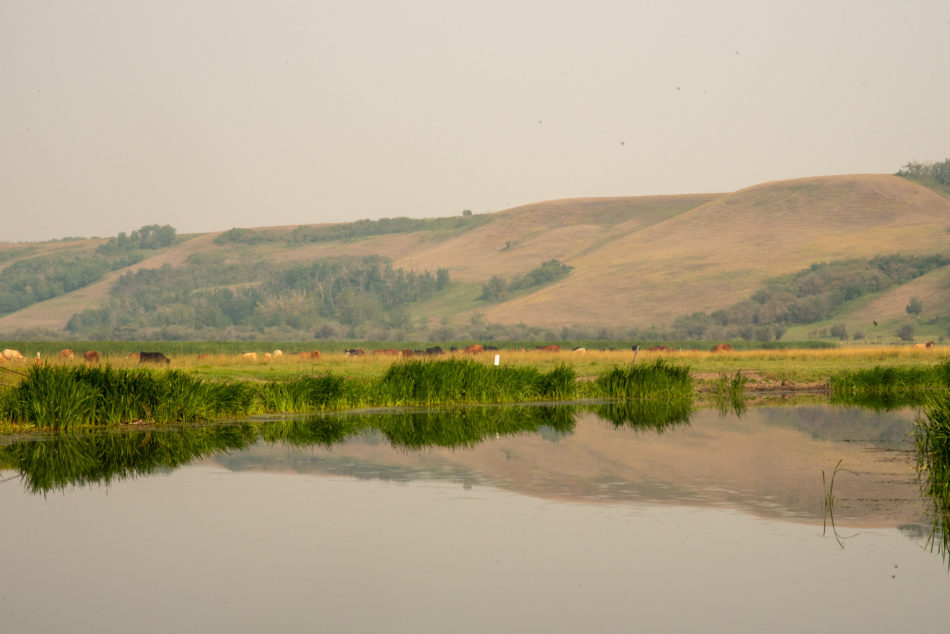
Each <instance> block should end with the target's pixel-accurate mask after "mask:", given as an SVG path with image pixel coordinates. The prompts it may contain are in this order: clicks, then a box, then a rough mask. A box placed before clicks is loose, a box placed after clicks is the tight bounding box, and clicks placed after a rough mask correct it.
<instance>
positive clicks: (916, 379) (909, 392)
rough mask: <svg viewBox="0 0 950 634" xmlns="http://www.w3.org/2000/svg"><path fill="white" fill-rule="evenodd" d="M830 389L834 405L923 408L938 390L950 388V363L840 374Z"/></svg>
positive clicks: (877, 367) (835, 375)
mask: <svg viewBox="0 0 950 634" xmlns="http://www.w3.org/2000/svg"><path fill="white" fill-rule="evenodd" d="M829 385H830V386H831V393H832V401H833V402H834V403H836V404H840V405H864V406H876V407H880V408H884V409H893V408H896V407H901V406H908V405H920V404H921V403H923V402H924V401H925V400H926V399H927V398H928V397H929V395H931V394H932V393H933V392H934V391H935V390H941V389H946V388H948V387H950V361H944V362H943V363H939V364H936V365H926V366H912V367H894V366H880V365H879V366H875V367H873V368H870V369H865V370H854V371H840V372H837V373H835V374H834V375H832V377H831V380H830V381H829Z"/></svg>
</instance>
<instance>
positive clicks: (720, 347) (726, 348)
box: [712, 343, 732, 352]
mask: <svg viewBox="0 0 950 634" xmlns="http://www.w3.org/2000/svg"><path fill="white" fill-rule="evenodd" d="M712 352H732V346H730V345H729V344H728V343H717V344H716V345H714V346H713V347H712Z"/></svg>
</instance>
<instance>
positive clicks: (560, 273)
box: [479, 259, 574, 302]
mask: <svg viewBox="0 0 950 634" xmlns="http://www.w3.org/2000/svg"><path fill="white" fill-rule="evenodd" d="M573 270H574V267H573V266H569V265H567V264H564V263H563V262H561V261H559V260H553V259H552V260H548V261H547V262H543V263H542V264H541V266H539V267H537V268H535V269H532V270H530V271H528V272H527V273H525V274H524V275H516V276H514V277H512V278H511V279H509V280H506V279H504V278H503V277H501V276H500V275H493V276H492V277H491V279H489V280H488V282H487V283H485V284H484V285H483V286H482V294H481V295H480V296H479V299H483V300H485V301H489V302H497V301H501V300H504V299H506V298H507V297H508V296H510V295H512V294H514V293H518V292H520V291H524V290H527V289H530V288H535V287H538V286H544V285H545V284H550V283H551V282H556V281H557V280H559V279H561V278H563V277H566V276H567V275H568V274H569V273H570V272H571V271H573Z"/></svg>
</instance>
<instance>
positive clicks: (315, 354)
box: [298, 350, 320, 360]
mask: <svg viewBox="0 0 950 634" xmlns="http://www.w3.org/2000/svg"><path fill="white" fill-rule="evenodd" d="M298 356H299V357H300V358H301V359H312V360H316V359H319V358H320V351H319V350H311V351H310V352H307V351H306V350H304V351H303V352H301V353H300V354H299V355H298Z"/></svg>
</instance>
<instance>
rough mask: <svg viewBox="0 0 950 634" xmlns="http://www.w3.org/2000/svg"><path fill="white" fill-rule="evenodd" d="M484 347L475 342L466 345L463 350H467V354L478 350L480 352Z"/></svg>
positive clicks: (476, 352) (475, 352)
mask: <svg viewBox="0 0 950 634" xmlns="http://www.w3.org/2000/svg"><path fill="white" fill-rule="evenodd" d="M484 349H485V348H484V347H483V346H482V344H480V343H476V344H473V345H471V346H466V347H465V352H467V353H469V354H478V353H479V352H481V351H482V350H484Z"/></svg>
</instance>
